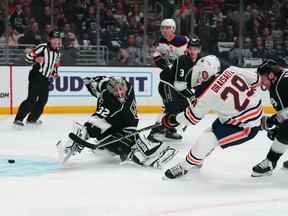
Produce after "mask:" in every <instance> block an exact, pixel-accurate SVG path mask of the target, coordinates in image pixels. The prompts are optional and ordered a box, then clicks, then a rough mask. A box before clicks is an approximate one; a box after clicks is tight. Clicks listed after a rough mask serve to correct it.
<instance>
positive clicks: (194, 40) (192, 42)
mask: <svg viewBox="0 0 288 216" xmlns="http://www.w3.org/2000/svg"><path fill="white" fill-rule="evenodd" d="M187 47H201V41H200V38H199V37H198V36H197V35H192V37H190V38H189V42H188V45H187Z"/></svg>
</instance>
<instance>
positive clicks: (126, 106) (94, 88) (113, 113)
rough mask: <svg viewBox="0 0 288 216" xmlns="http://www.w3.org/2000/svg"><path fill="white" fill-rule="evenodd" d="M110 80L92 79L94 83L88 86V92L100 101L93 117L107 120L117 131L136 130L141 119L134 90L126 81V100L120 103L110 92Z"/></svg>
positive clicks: (105, 78)
mask: <svg viewBox="0 0 288 216" xmlns="http://www.w3.org/2000/svg"><path fill="white" fill-rule="evenodd" d="M109 80H110V78H109V77H105V76H98V77H94V78H92V81H91V82H90V83H88V84H86V87H87V89H88V91H89V92H90V93H91V94H92V95H94V96H95V97H96V98H97V99H98V100H97V111H96V113H95V114H93V116H96V117H98V119H102V120H105V123H108V124H109V125H110V127H113V130H116V131H117V130H122V129H123V128H131V129H132V128H134V129H136V127H137V125H138V121H139V119H138V115H137V110H136V100H135V93H134V89H133V88H132V86H131V85H130V84H129V83H128V81H126V80H125V82H126V84H127V93H126V96H125V97H126V98H125V101H124V102H120V101H119V100H118V98H117V97H115V96H114V95H113V94H112V93H110V92H109V91H108V89H107V85H108V83H109ZM99 122H100V121H99ZM109 125H108V126H109Z"/></svg>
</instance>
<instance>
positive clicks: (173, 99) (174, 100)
mask: <svg viewBox="0 0 288 216" xmlns="http://www.w3.org/2000/svg"><path fill="white" fill-rule="evenodd" d="M158 91H159V94H160V96H161V98H162V100H163V104H164V107H165V111H164V112H165V113H175V114H177V113H180V112H182V111H183V110H185V108H186V107H187V106H189V103H188V101H187V98H186V97H184V96H183V95H181V94H180V93H179V92H177V91H176V90H175V89H174V88H173V87H171V86H169V85H168V84H165V83H163V82H160V83H159V86H158Z"/></svg>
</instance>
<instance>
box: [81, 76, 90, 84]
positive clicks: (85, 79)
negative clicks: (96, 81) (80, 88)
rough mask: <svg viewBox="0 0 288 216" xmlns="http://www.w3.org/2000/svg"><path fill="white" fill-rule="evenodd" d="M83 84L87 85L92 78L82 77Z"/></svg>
mask: <svg viewBox="0 0 288 216" xmlns="http://www.w3.org/2000/svg"><path fill="white" fill-rule="evenodd" d="M83 82H84V85H89V84H90V83H91V82H92V79H91V78H90V77H85V78H83Z"/></svg>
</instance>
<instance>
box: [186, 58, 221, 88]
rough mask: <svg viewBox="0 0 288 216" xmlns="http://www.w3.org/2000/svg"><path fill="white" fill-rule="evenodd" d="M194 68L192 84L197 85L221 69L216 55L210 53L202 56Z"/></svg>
mask: <svg viewBox="0 0 288 216" xmlns="http://www.w3.org/2000/svg"><path fill="white" fill-rule="evenodd" d="M192 70H193V71H192V77H191V86H193V87H195V86H197V85H200V84H201V83H202V82H203V81H207V80H208V79H209V78H210V77H211V76H213V75H214V74H216V73H218V72H219V71H220V61H219V59H218V58H217V57H216V56H214V55H208V56H205V57H202V58H200V59H199V60H198V61H197V63H196V64H195V65H194V66H193V69H192Z"/></svg>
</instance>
